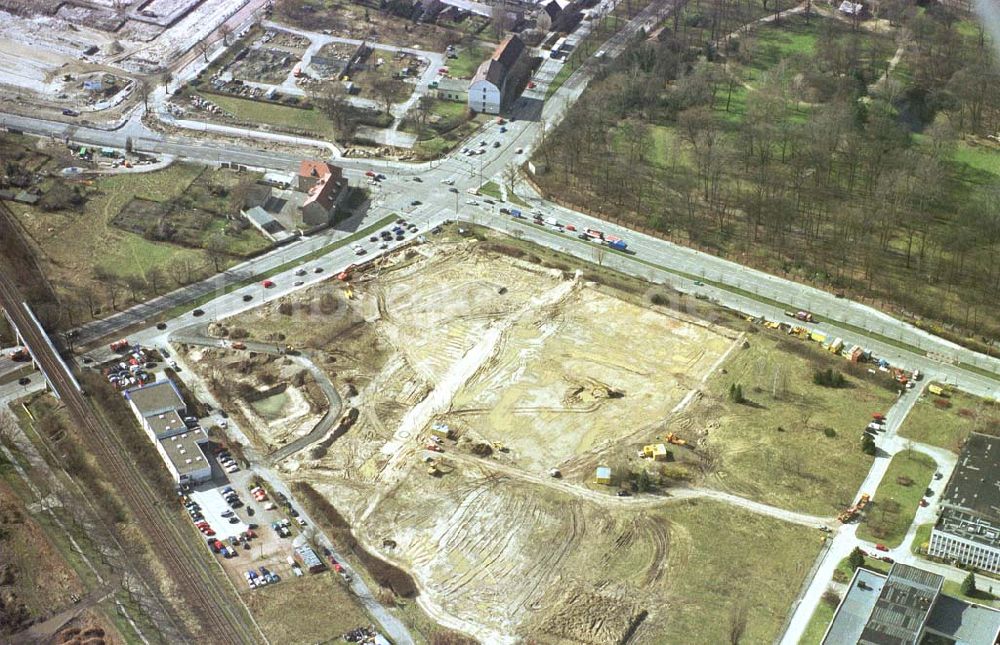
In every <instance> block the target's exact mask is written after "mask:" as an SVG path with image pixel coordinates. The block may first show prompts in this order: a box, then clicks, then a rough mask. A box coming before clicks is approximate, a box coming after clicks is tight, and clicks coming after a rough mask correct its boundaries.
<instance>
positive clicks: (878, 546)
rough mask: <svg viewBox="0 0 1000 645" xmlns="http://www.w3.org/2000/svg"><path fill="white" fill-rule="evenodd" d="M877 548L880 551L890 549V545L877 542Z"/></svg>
mask: <svg viewBox="0 0 1000 645" xmlns="http://www.w3.org/2000/svg"><path fill="white" fill-rule="evenodd" d="M875 549H876V550H878V551H888V550H889V547H887V546H886V545H884V544H876V545H875Z"/></svg>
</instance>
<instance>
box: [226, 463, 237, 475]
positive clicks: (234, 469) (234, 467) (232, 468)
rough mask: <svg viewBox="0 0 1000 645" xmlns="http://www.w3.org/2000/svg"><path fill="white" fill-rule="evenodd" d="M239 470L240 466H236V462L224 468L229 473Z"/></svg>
mask: <svg viewBox="0 0 1000 645" xmlns="http://www.w3.org/2000/svg"><path fill="white" fill-rule="evenodd" d="M239 471H240V467H239V466H237V465H236V464H233V465H232V466H230V467H229V468H226V472H227V473H230V474H232V473H238V472H239Z"/></svg>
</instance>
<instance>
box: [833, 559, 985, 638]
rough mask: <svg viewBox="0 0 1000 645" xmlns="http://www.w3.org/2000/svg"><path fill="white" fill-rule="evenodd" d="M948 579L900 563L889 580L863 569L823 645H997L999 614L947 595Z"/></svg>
mask: <svg viewBox="0 0 1000 645" xmlns="http://www.w3.org/2000/svg"><path fill="white" fill-rule="evenodd" d="M943 584H944V578H943V577H942V576H939V575H938V574H936V573H931V572H929V571H925V570H923V569H920V568H919V567H913V566H910V565H906V564H899V563H896V564H894V565H893V566H892V569H890V570H889V574H888V575H884V574H881V573H876V572H874V571H869V570H868V569H865V568H863V567H862V568H859V569H857V570H856V571H855V572H854V577H853V578H852V579H851V583H850V585H849V586H848V591H847V593H846V594H845V595H844V597H843V599H842V600H841V601H840V605H839V606H838V607H837V611H836V613H834V615H833V620H832V621H831V622H830V626H829V627H828V628H827V631H826V634H825V635H824V637H823V645H843V644H845V643H858V644H859V645H918V644H919V643H956V644H961V645H993V644H994V643H996V642H997V638H998V637H1000V611H997V610H995V609H991V608H989V607H983V606H981V605H975V604H972V603H968V602H965V601H963V600H959V599H958V598H952V597H951V596H945V595H944V594H942V593H941V588H942V586H943Z"/></svg>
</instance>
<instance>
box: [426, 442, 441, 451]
mask: <svg viewBox="0 0 1000 645" xmlns="http://www.w3.org/2000/svg"><path fill="white" fill-rule="evenodd" d="M424 448H426V449H427V450H432V451H434V452H444V449H442V448H441V446H439V445H437V444H436V443H429V444H427V445H426V446H424Z"/></svg>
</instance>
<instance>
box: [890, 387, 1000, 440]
mask: <svg viewBox="0 0 1000 645" xmlns="http://www.w3.org/2000/svg"><path fill="white" fill-rule="evenodd" d="M939 400H941V398H940V397H937V396H934V395H933V394H930V393H929V392H927V390H926V389H925V390H924V396H923V397H921V398H920V400H918V401H917V403H916V404H915V405H914V407H913V411H912V412H910V414H909V416H907V417H906V420H905V421H904V422H903V425H902V427H900V429H899V434H900V436H902V437H906V438H907V439H912V440H913V441H917V442H920V443H927V444H930V445H932V446H938V447H940V448H944V449H945V450H951V451H952V452H955V453H958V452H959V451H960V449H961V445H962V444H963V443H964V442H965V439H966V438H967V437H968V436H969V433H970V432H974V431H984V430H987V431H988V430H990V429H991V428H994V427H997V424H998V423H1000V404H997V403H996V402H995V401H990V400H988V399H982V398H979V397H977V396H973V395H971V394H968V393H966V392H962V391H960V390H952V392H951V394H950V396H949V397H948V398H947V399H944V401H945V403H941V404H938V403H936V402H937V401H939ZM949 404H950V407H940V406H943V405H949Z"/></svg>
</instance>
